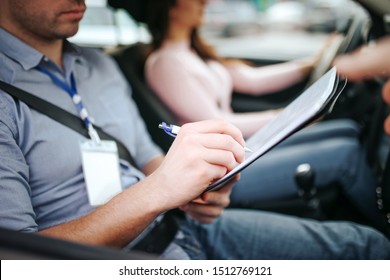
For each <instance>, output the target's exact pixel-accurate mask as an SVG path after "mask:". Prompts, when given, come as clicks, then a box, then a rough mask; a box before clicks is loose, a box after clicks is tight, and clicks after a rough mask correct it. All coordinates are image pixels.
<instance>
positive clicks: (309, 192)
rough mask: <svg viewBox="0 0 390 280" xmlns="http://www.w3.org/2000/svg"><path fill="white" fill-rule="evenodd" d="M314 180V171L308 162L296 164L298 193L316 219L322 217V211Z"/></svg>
mask: <svg viewBox="0 0 390 280" xmlns="http://www.w3.org/2000/svg"><path fill="white" fill-rule="evenodd" d="M314 181H315V172H314V170H313V169H312V168H311V166H310V164H308V163H303V164H300V165H298V167H297V170H296V173H295V182H296V183H297V186H298V195H299V196H300V197H301V198H302V199H303V201H304V202H305V204H306V206H307V207H308V209H309V210H310V212H312V213H313V218H317V219H318V218H321V217H322V213H321V209H320V201H319V199H318V197H317V189H316V187H315V183H314Z"/></svg>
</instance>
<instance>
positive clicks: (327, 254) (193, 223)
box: [0, 0, 390, 259]
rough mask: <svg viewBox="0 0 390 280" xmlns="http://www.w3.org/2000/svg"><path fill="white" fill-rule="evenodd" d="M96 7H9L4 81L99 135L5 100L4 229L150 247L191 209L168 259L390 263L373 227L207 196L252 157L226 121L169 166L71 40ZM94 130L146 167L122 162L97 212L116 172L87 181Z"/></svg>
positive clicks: (1, 0) (22, 0)
mask: <svg viewBox="0 0 390 280" xmlns="http://www.w3.org/2000/svg"><path fill="white" fill-rule="evenodd" d="M85 9H86V7H85V3H84V1H82V0H57V1H52V0H28V1H27V0H0V64H1V68H0V80H2V81H4V82H7V83H10V84H13V85H15V86H17V87H19V88H22V89H24V90H26V91H28V92H30V93H31V94H33V95H36V96H39V97H41V98H43V99H45V100H47V101H49V102H50V103H53V104H55V105H57V106H59V107H61V108H63V109H65V110H67V111H69V112H71V113H73V114H74V115H78V114H80V116H81V118H82V119H83V120H84V123H85V125H86V128H88V130H89V132H90V135H91V140H90V141H88V142H86V140H85V138H84V137H83V136H81V135H79V134H78V133H77V132H75V131H73V130H71V129H69V128H68V127H66V126H63V125H61V124H59V123H57V122H56V121H54V120H52V119H50V118H48V117H47V116H46V115H45V114H42V113H40V112H38V111H36V110H34V109H31V108H29V107H28V106H27V105H26V104H25V103H23V102H21V101H20V100H18V99H14V98H12V97H11V96H10V95H8V94H7V93H5V92H3V91H0V108H1V109H0V177H1V178H2V179H1V192H0V226H1V227H6V228H10V229H13V230H17V231H24V232H37V231H38V232H39V233H41V234H44V235H48V236H54V237H58V238H62V239H66V240H71V241H75V242H82V243H89V244H96V245H104V246H115V247H118V248H125V247H126V248H131V247H132V246H136V247H135V248H139V247H137V246H139V244H142V243H143V242H144V241H145V240H148V239H147V238H148V237H150V236H152V233H153V231H154V230H156V229H159V228H161V227H160V225H159V221H160V220H161V218H160V217H161V214H162V213H164V212H166V211H167V210H169V209H173V208H176V207H180V208H181V209H182V211H184V212H185V213H187V214H188V215H187V219H186V221H185V222H184V223H183V225H182V226H181V227H180V230H179V231H178V233H177V234H176V238H175V239H174V241H173V242H171V243H170V245H169V246H168V247H167V248H164V251H163V253H162V255H161V257H162V258H192V259H205V258H214V259H264V258H272V259H279V258H282V259H298V258H303V259H310V258H315V259H319V258H325V259H329V258H390V256H389V252H390V244H389V242H388V240H387V239H386V238H385V237H384V236H382V235H381V234H380V233H378V232H376V231H374V230H372V229H370V228H365V227H360V226H357V225H353V224H349V223H318V222H312V221H306V220H300V219H296V218H288V217H284V216H279V215H272V214H264V213H261V212H254V211H233V210H229V211H228V210H226V211H225V212H224V208H225V207H226V206H227V205H228V204H229V194H230V191H231V187H230V186H226V187H224V188H221V189H220V190H218V191H215V192H209V193H206V194H205V195H201V194H202V193H203V191H204V190H205V189H206V188H207V186H208V185H209V183H210V182H212V181H214V180H215V179H217V178H220V177H221V176H223V175H224V174H225V173H226V172H227V171H229V170H231V169H232V168H233V167H234V166H235V164H236V162H240V161H242V160H243V158H244V149H243V146H244V140H243V138H242V136H241V133H240V132H239V131H238V130H237V129H236V128H235V127H233V126H231V125H229V124H227V123H225V122H223V121H220V120H212V121H205V122H200V123H194V124H188V125H185V126H183V127H182V129H181V130H180V133H179V134H178V136H177V138H176V140H175V141H174V143H173V145H172V147H171V149H170V151H169V152H168V154H167V155H166V156H165V158H164V157H163V155H162V154H161V152H160V151H159V150H158V149H157V148H156V146H155V145H154V144H153V143H152V142H151V140H150V138H149V136H148V135H147V132H146V130H145V127H144V124H143V123H142V121H141V120H140V117H139V115H138V112H137V110H136V107H135V105H134V104H133V102H132V101H131V98H129V96H128V94H129V92H130V89H129V88H128V85H127V84H126V82H125V80H124V79H123V77H122V76H121V74H120V73H119V71H118V69H117V68H116V66H115V64H114V63H113V62H112V61H111V60H110V59H109V58H108V57H106V56H104V55H102V54H101V53H99V52H98V51H95V50H89V49H85V48H79V47H77V46H74V45H72V44H70V43H69V42H67V41H66V38H68V37H70V36H72V35H74V34H75V33H76V32H77V30H78V24H79V21H80V20H81V19H82V17H83V14H84V12H85ZM69 95H70V96H69ZM81 100H82V101H83V102H81ZM91 124H92V125H91ZM94 126H100V127H102V128H103V130H104V131H106V132H107V133H109V134H111V135H113V136H114V137H116V138H117V139H118V140H120V141H121V142H123V143H124V145H125V146H126V148H127V149H128V150H129V151H130V152H131V154H132V156H133V157H134V161H135V164H136V165H137V166H138V167H139V170H138V169H136V168H135V167H134V166H132V165H131V164H130V163H129V162H127V161H124V160H121V162H120V163H121V170H120V174H121V177H120V183H121V185H122V186H123V190H122V191H121V192H120V193H119V194H116V195H114V193H111V195H114V196H113V198H111V199H109V201H108V202H106V203H103V204H102V205H100V206H92V205H91V203H90V202H91V197H93V196H92V194H94V191H90V190H89V189H90V188H93V187H94V184H92V185H91V184H89V183H88V180H89V179H91V180H93V179H94V176H97V177H98V176H100V175H101V174H99V173H103V174H104V176H103V177H101V179H105V176H106V175H107V176H108V173H110V177H113V178H114V177H115V172H109V169H108V168H107V170H99V171H100V172H94V173H92V176H91V174H89V173H88V168H86V167H90V166H94V164H95V162H90V161H88V158H86V157H84V152H85V150H84V149H85V147H84V146H83V145H84V144H85V143H86V144H87V145H92V146H94V148H99V147H100V146H99V144H100V143H101V142H100V140H99V138H98V136H96V133H95V131H94V128H93V127H94ZM80 142H81V144H80ZM80 150H82V151H83V153H82V154H81V153H80ZM104 152H107V151H104ZM102 153H103V151H102V152H100V153H99V156H101V155H102ZM86 162H87V163H86ZM107 166H108V162H107ZM83 168H84V170H83ZM96 170H98V169H95V171H96ZM105 173H107V174H105ZM144 174H145V175H147V177H144ZM88 178H89V179H88ZM139 178H141V180H139V181H138V179H139ZM94 182H95V183H96V184H99V183H100V182H99V180H95V181H94ZM113 182H114V180H113ZM88 192H89V195H88V194H87V193H88ZM89 200H90V201H89ZM97 204H99V203H97ZM223 212H224V214H223V215H222V213H223ZM189 217H191V218H189ZM154 221H155V222H154ZM163 221H164V219H163ZM161 223H162V222H161ZM149 230H150V232H149ZM158 237H159V239H162V238H163V236H158ZM319 240H320V241H319ZM158 241H159V240H153V242H158ZM153 242H152V241H150V243H153ZM149 245H152V244H149ZM143 248H145V247H143ZM159 253H161V252H159Z"/></svg>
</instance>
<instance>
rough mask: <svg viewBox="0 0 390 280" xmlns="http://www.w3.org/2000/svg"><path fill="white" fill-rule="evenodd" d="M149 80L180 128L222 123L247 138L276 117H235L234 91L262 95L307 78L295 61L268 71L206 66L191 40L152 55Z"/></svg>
mask: <svg viewBox="0 0 390 280" xmlns="http://www.w3.org/2000/svg"><path fill="white" fill-rule="evenodd" d="M145 76H146V79H147V81H148V83H149V85H150V86H151V88H152V89H153V90H154V91H155V92H156V93H157V94H158V95H159V97H160V98H161V100H162V101H163V102H164V103H165V104H166V105H167V106H168V108H170V110H171V111H172V112H173V113H174V114H175V115H176V116H177V118H178V121H179V124H180V125H182V124H184V123H186V122H193V121H199V120H205V119H211V118H223V119H225V120H227V121H230V122H231V123H233V124H234V125H236V126H237V127H238V128H239V129H241V131H242V134H243V135H244V137H245V138H247V137H249V136H250V135H252V134H253V133H254V132H255V131H257V130H258V129H259V128H260V127H261V126H263V125H264V124H266V123H267V122H268V121H270V120H271V119H273V118H274V116H275V115H276V113H275V111H264V112H251V113H234V112H233V111H232V108H231V98H232V92H233V90H237V91H239V92H245V93H249V94H253V95H261V94H264V93H269V92H272V91H277V90H280V89H283V88H285V87H287V86H289V85H291V84H293V83H294V82H298V81H299V80H300V79H302V78H303V77H302V74H301V70H300V65H299V64H298V63H296V62H288V63H283V64H278V65H271V66H265V67H251V66H247V65H245V64H235V65H231V66H230V65H229V66H225V65H223V64H221V63H219V62H217V61H213V60H210V61H208V62H204V61H203V60H202V59H200V58H199V57H198V56H197V54H196V53H195V52H194V51H192V50H191V48H190V46H189V42H187V41H180V42H166V43H165V44H164V45H163V46H162V47H161V48H160V49H159V50H157V51H156V52H154V53H152V54H151V55H150V56H149V57H148V59H147V61H146V65H145Z"/></svg>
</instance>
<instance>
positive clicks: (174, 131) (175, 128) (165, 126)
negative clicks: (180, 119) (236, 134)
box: [158, 122, 253, 153]
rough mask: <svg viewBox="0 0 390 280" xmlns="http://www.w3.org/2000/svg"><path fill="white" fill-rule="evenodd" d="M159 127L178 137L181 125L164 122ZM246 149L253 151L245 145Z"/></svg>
mask: <svg viewBox="0 0 390 280" xmlns="http://www.w3.org/2000/svg"><path fill="white" fill-rule="evenodd" d="M158 128H161V129H162V130H164V132H165V133H166V134H168V135H170V136H172V137H176V135H177V134H178V133H179V131H180V126H177V125H173V124H169V125H168V124H166V123H165V122H162V123H160V124H159V125H158ZM244 151H245V152H248V153H252V152H253V151H252V150H251V149H249V148H247V147H244Z"/></svg>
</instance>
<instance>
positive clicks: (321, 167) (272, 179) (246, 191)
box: [231, 120, 383, 224]
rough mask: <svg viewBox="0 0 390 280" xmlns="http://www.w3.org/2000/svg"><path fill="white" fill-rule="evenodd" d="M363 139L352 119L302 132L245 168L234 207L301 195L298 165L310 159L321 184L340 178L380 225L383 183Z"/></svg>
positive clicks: (347, 191) (363, 211)
mask: <svg viewBox="0 0 390 280" xmlns="http://www.w3.org/2000/svg"><path fill="white" fill-rule="evenodd" d="M358 138H359V128H358V126H357V125H356V124H355V123H354V122H352V121H348V120H336V121H326V122H322V123H318V124H316V125H313V126H311V127H308V128H306V129H304V130H302V131H300V132H298V133H297V134H295V135H293V136H292V137H290V138H288V139H287V140H286V141H285V142H282V143H281V144H280V145H278V146H277V147H275V148H274V149H273V150H272V151H270V152H269V153H268V154H266V155H264V156H263V157H262V158H260V159H258V160H257V161H255V162H254V163H253V164H252V165H251V166H249V167H248V168H247V169H245V170H244V171H243V172H242V173H241V179H240V181H238V182H237V183H236V185H235V187H234V189H233V192H232V195H231V206H232V207H240V208H245V207H250V206H251V205H253V204H254V203H258V202H262V201H270V200H278V199H283V198H289V197H294V196H296V195H297V186H296V183H295V179H294V175H295V172H296V168H297V166H298V165H299V164H302V163H309V164H310V165H311V166H312V168H313V170H314V172H315V185H316V187H318V188H322V187H326V186H327V185H329V184H331V183H334V182H337V183H338V184H339V185H341V186H342V189H343V192H344V195H345V196H346V197H347V198H348V199H349V200H350V202H351V203H352V204H353V205H354V206H355V207H356V208H357V209H358V210H359V211H360V212H361V214H362V215H364V216H365V217H366V218H368V219H369V220H370V221H372V222H374V223H377V224H380V223H381V222H382V219H383V218H382V216H381V213H380V212H379V210H378V209H377V206H376V193H375V188H376V186H377V182H376V179H375V175H374V172H373V170H371V168H370V167H369V166H368V165H367V163H366V160H365V156H366V155H365V152H364V149H363V148H362V146H361V144H360V143H359V140H358Z"/></svg>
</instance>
